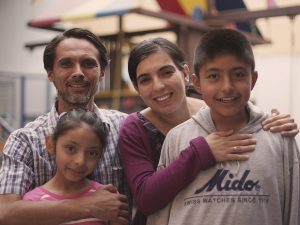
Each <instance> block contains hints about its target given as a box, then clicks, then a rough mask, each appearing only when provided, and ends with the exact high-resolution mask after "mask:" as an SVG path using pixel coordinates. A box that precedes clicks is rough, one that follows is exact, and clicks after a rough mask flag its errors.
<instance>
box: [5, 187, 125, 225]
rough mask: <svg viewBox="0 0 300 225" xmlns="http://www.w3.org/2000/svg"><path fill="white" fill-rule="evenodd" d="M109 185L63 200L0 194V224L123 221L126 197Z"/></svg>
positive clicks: (45, 224) (23, 224)
mask: <svg viewBox="0 0 300 225" xmlns="http://www.w3.org/2000/svg"><path fill="white" fill-rule="evenodd" d="M112 189H113V186H112V185H104V186H103V187H101V188H99V189H98V190H97V191H96V192H95V193H94V194H93V195H91V196H87V197H82V198H78V199H72V200H63V201H43V202H32V201H24V200H21V197H20V196H18V195H12V194H5V195H0V224H5V225H18V224H20V225H26V224H28V225H29V224H30V225H35V224H37V225H38V224H41V221H42V224H43V225H48V224H49V225H50V224H52V225H53V224H61V223H64V222H68V221H72V220H78V219H83V218H87V217H96V218H99V219H102V220H113V221H116V222H119V223H120V224H127V223H128V220H127V218H128V205H127V198H126V197H125V196H124V195H120V194H117V193H112V192H111V190H112Z"/></svg>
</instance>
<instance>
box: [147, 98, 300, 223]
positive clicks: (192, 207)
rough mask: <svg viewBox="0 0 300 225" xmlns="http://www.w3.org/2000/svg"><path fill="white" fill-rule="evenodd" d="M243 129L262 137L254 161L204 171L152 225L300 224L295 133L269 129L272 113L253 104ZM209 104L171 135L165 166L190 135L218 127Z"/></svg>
mask: <svg viewBox="0 0 300 225" xmlns="http://www.w3.org/2000/svg"><path fill="white" fill-rule="evenodd" d="M247 108H248V110H249V115H250V120H249V123H248V124H247V125H246V126H245V127H244V128H242V129H241V130H240V133H251V134H253V137H254V138H255V139H256V140H257V144H256V148H255V151H254V152H251V153H247V154H249V155H250V159H249V160H248V161H243V162H237V161H231V162H224V163H218V164H217V166H214V167H212V168H210V169H208V170H205V171H202V172H200V173H199V175H198V176H197V177H196V179H195V180H194V181H193V182H192V183H191V184H190V185H189V186H187V187H186V188H185V189H184V190H182V191H181V192H180V193H179V194H178V195H177V196H176V197H175V198H174V200H173V201H172V202H171V203H170V204H168V205H167V206H166V207H165V208H164V209H162V210H160V211H159V212H157V213H155V214H153V215H152V216H150V217H149V218H148V222H147V225H153V224H155V225H164V224H170V225H177V224H178V225H197V224H199V225H298V224H300V218H299V216H300V183H299V182H300V180H299V175H300V171H299V149H298V147H297V144H296V141H295V139H294V138H288V137H282V136H281V135H280V134H274V133H271V132H268V131H264V130H263V129H262V126H261V122H262V121H263V120H265V119H266V118H267V115H266V114H265V113H263V112H262V111H261V110H259V109H258V108H257V107H255V106H253V105H252V104H251V103H249V104H248V106H247ZM215 131H216V129H215V126H214V123H213V121H212V118H211V115H210V109H209V108H207V107H206V108H202V109H201V110H200V111H199V112H198V113H197V114H196V115H195V116H194V117H192V118H191V119H189V120H188V121H186V122H184V123H182V124H180V125H178V126H177V127H175V128H173V129H172V130H171V131H170V132H169V133H168V135H167V137H166V139H165V142H164V145H163V148H162V152H161V158H160V163H159V168H163V167H165V166H167V165H168V164H170V163H171V162H172V161H173V160H174V159H175V158H176V157H177V156H178V155H179V154H180V150H181V149H184V148H185V147H186V146H187V145H188V143H189V140H191V139H193V138H195V137H197V136H200V135H201V136H207V135H208V134H209V133H212V132H215Z"/></svg>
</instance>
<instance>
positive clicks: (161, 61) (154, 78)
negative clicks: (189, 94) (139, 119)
mask: <svg viewBox="0 0 300 225" xmlns="http://www.w3.org/2000/svg"><path fill="white" fill-rule="evenodd" d="M136 74H137V87H136V89H137V91H138V92H139V94H140V96H141V98H142V99H143V101H144V103H145V104H146V105H147V106H148V107H150V108H151V109H152V110H153V111H155V112H157V113H162V114H170V113H174V112H177V110H180V109H182V106H183V104H186V94H185V85H186V83H187V82H188V79H189V70H188V66H187V65H185V67H184V71H183V72H182V71H180V70H179V69H178V68H177V66H176V65H175V63H174V62H173V60H172V58H171V57H170V56H169V55H168V54H167V53H166V52H164V51H159V52H156V53H153V54H151V55H149V56H148V57H147V58H145V59H144V60H142V61H141V62H140V63H139V65H138V66H137V69H136Z"/></svg>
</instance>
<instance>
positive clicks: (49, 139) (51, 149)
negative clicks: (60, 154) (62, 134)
mask: <svg viewBox="0 0 300 225" xmlns="http://www.w3.org/2000/svg"><path fill="white" fill-rule="evenodd" d="M46 148H47V150H48V152H49V154H51V155H55V143H54V141H53V139H52V137H51V135H48V136H47V137H46Z"/></svg>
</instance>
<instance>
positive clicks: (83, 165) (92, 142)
mask: <svg viewBox="0 0 300 225" xmlns="http://www.w3.org/2000/svg"><path fill="white" fill-rule="evenodd" d="M101 152H102V143H101V142H100V140H99V138H98V137H97V135H96V134H95V132H94V131H92V130H91V128H90V127H89V126H88V125H87V124H85V123H82V124H81V125H80V126H79V127H77V128H75V129H71V130H69V131H67V132H66V133H65V134H63V135H61V136H60V137H59V138H58V140H57V141H56V145H55V157H56V164H57V173H56V176H57V178H59V179H60V180H61V181H62V182H80V181H83V180H84V179H85V178H86V176H88V175H89V174H91V173H92V172H93V170H94V168H95V167H96V165H97V163H98V161H99V159H100V157H101Z"/></svg>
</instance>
